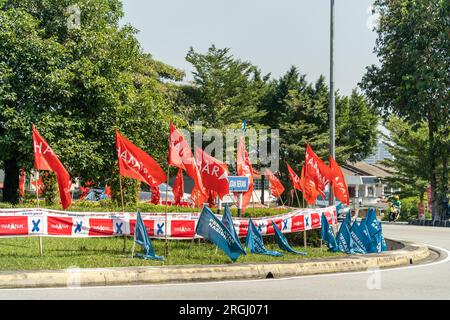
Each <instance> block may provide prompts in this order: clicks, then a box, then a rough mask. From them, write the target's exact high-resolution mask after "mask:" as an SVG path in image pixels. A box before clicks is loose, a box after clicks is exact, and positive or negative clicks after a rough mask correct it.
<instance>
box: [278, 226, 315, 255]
mask: <svg viewBox="0 0 450 320" xmlns="http://www.w3.org/2000/svg"><path fill="white" fill-rule="evenodd" d="M272 225H273V229H274V230H275V240H276V242H277V244H278V246H279V247H280V249H281V250H284V251H287V252H290V253H295V254H301V255H304V256H306V255H307V253H306V252H302V251H296V250H294V249H293V248H292V247H291V246H290V245H289V243H288V241H287V239H286V237H285V236H284V234H283V233H282V232H281V230H280V229H278V226H277V224H276V223H275V222H273V221H272Z"/></svg>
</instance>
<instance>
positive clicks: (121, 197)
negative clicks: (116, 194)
mask: <svg viewBox="0 0 450 320" xmlns="http://www.w3.org/2000/svg"><path fill="white" fill-rule="evenodd" d="M119 186H120V200H121V203H122V213H123V214H125V204H124V201H123V187H122V176H121V175H120V170H119ZM126 250H127V235H126V234H124V236H123V252H125V251H126Z"/></svg>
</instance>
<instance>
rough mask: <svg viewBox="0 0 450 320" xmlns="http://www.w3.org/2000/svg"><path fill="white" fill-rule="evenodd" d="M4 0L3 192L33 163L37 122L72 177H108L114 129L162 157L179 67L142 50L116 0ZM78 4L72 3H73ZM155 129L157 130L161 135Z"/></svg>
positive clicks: (0, 0) (0, 9) (9, 196)
mask: <svg viewBox="0 0 450 320" xmlns="http://www.w3.org/2000/svg"><path fill="white" fill-rule="evenodd" d="M72 4H73V2H72V1H69V0H46V1H33V0H20V1H19V0H0V21H1V22H0V23H1V27H0V72H1V74H0V80H1V81H0V93H1V95H0V149H1V151H2V152H0V159H1V161H2V162H3V165H4V168H5V173H6V177H5V191H6V192H5V193H4V200H6V201H10V202H17V185H18V170H19V168H21V167H27V168H31V166H32V155H33V152H32V143H31V134H30V131H31V130H30V128H31V123H35V124H36V126H37V127H38V130H40V131H41V133H42V134H43V135H44V136H45V138H46V139H47V140H48V142H49V143H50V144H51V145H52V147H53V149H54V150H55V152H56V153H57V154H58V155H59V157H60V159H61V160H62V162H63V163H64V164H65V165H66V167H67V168H68V169H69V172H70V173H71V175H72V177H81V178H84V179H87V178H91V179H94V180H98V179H101V180H103V181H104V180H106V179H108V177H109V176H110V175H111V174H112V172H113V166H114V163H115V160H116V154H115V146H114V145H115V141H114V129H115V128H117V129H119V130H120V131H121V132H122V133H123V134H125V135H126V136H127V137H128V138H130V139H131V140H133V141H134V142H135V143H136V144H137V145H139V146H140V147H143V149H144V150H146V151H148V152H149V153H150V154H152V155H153V156H154V157H155V158H156V159H157V160H159V161H161V162H163V161H165V156H164V154H165V152H166V149H167V143H166V141H167V140H166V139H167V135H168V125H169V121H170V120H171V119H175V120H176V117H175V115H174V112H173V104H174V102H175V98H176V97H177V91H178V89H177V87H176V86H175V85H174V84H171V83H170V81H168V80H171V81H177V80H181V79H182V77H183V74H182V72H180V71H178V70H176V69H174V68H172V67H170V66H168V65H165V64H163V63H161V62H158V61H155V60H154V59H153V58H152V57H151V55H149V54H145V53H143V51H142V49H141V46H140V45H139V42H138V41H137V39H136V32H137V31H136V29H134V28H133V27H131V26H129V25H125V26H121V25H120V23H119V20H120V18H121V17H122V16H123V11H122V5H121V2H120V1H119V0H80V1H77V5H78V8H79V9H80V10H79V12H80V25H79V28H77V27H73V26H72V27H70V25H69V24H68V21H69V20H70V19H72V18H73V17H72V16H71V15H73V14H74V12H73V10H72V11H70V10H67V9H68V8H69V7H70V6H71V5H72ZM75 11H76V10H75ZM161 131H162V132H163V134H161Z"/></svg>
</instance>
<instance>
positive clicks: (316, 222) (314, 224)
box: [310, 213, 320, 229]
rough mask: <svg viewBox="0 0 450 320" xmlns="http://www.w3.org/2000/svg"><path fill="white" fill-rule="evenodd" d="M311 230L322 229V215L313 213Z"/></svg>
mask: <svg viewBox="0 0 450 320" xmlns="http://www.w3.org/2000/svg"><path fill="white" fill-rule="evenodd" d="M310 217H311V229H317V228H320V215H319V214H318V213H311V215H310Z"/></svg>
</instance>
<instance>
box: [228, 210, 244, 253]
mask: <svg viewBox="0 0 450 320" xmlns="http://www.w3.org/2000/svg"><path fill="white" fill-rule="evenodd" d="M222 223H223V225H224V226H225V227H226V228H227V229H228V231H230V233H231V234H232V235H233V237H234V239H235V240H236V242H237V243H238V244H239V247H240V250H241V252H242V254H244V255H245V254H247V252H245V249H244V248H243V247H242V244H241V242H240V240H239V236H238V234H237V231H236V228H235V227H234V224H233V219H232V218H231V212H230V207H229V206H228V204H226V205H225V210H224V212H223V216H222Z"/></svg>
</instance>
